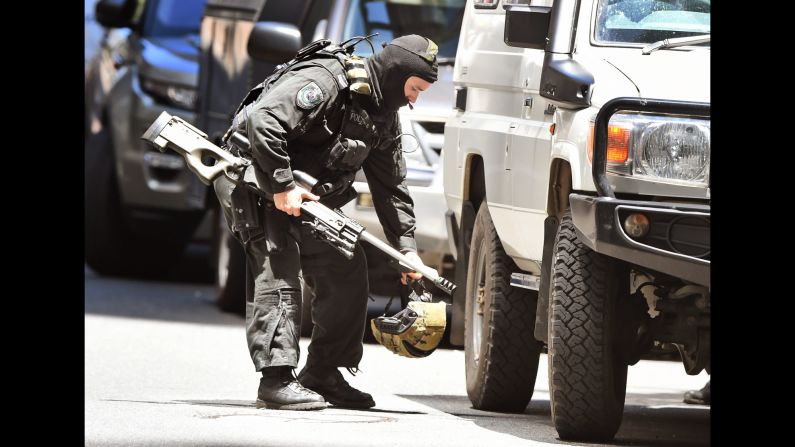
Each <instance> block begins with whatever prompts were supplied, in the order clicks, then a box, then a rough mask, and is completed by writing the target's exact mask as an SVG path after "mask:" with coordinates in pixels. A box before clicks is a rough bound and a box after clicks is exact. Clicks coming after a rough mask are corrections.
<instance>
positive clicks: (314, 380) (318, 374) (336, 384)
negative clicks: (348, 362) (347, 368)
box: [298, 364, 375, 408]
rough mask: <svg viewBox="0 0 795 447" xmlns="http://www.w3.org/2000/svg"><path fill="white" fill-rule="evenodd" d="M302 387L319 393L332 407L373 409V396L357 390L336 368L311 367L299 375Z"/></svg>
mask: <svg viewBox="0 0 795 447" xmlns="http://www.w3.org/2000/svg"><path fill="white" fill-rule="evenodd" d="M298 381H299V382H301V385H303V386H305V387H307V388H309V389H310V390H312V391H315V392H317V393H318V394H320V395H321V396H323V397H324V398H325V399H326V401H327V402H328V403H330V404H332V405H336V406H338V407H342V408H372V407H374V406H375V401H374V400H373V396H371V395H369V394H367V393H364V392H362V391H359V390H357V389H356V388H354V387H352V386H350V384H349V383H348V382H347V381H346V380H345V379H344V378H343V377H342V374H341V373H340V372H339V370H338V369H337V368H336V367H331V366H324V365H323V366H321V365H310V364H307V366H305V367H304V369H302V370H301V372H300V373H299V374H298Z"/></svg>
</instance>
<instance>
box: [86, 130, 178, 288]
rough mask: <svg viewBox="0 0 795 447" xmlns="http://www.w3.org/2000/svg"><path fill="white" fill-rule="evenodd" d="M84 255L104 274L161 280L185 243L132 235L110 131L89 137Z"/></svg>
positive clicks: (95, 269) (102, 131)
mask: <svg viewBox="0 0 795 447" xmlns="http://www.w3.org/2000/svg"><path fill="white" fill-rule="evenodd" d="M83 194H84V196H83V197H84V200H85V215H84V217H85V227H84V231H85V250H86V252H85V256H86V263H87V264H88V265H89V267H91V268H92V269H93V270H94V271H96V272H97V273H99V274H103V275H135V276H145V277H154V278H162V277H165V276H167V275H168V273H170V272H171V271H172V270H173V269H174V266H175V265H176V262H177V261H178V259H179V257H180V255H181V254H182V250H183V249H184V247H185V243H184V242H183V241H177V242H174V241H173V240H172V241H169V240H163V239H154V238H147V237H143V236H141V235H138V234H135V233H132V232H130V231H129V229H128V228H127V225H126V223H125V221H124V219H123V217H122V204H121V200H120V198H119V189H118V185H117V182H116V175H115V168H114V162H113V144H112V141H111V138H110V135H109V134H108V131H107V129H102V130H101V131H99V132H98V133H96V134H93V135H91V136H89V137H88V139H87V141H86V148H85V184H84V191H83Z"/></svg>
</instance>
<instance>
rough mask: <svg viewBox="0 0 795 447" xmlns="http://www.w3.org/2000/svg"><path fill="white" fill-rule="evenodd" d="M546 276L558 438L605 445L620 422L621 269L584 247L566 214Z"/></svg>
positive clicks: (624, 287) (625, 278)
mask: <svg viewBox="0 0 795 447" xmlns="http://www.w3.org/2000/svg"><path fill="white" fill-rule="evenodd" d="M552 253H553V259H552V271H551V272H550V294H549V296H550V312H549V315H550V325H549V350H548V352H549V359H548V360H549V390H550V405H551V407H552V420H553V421H554V423H555V428H556V429H557V431H558V434H559V435H560V437H561V439H565V440H576V441H589V442H590V441H599V442H609V441H610V440H612V439H613V437H614V436H615V434H616V431H618V427H619V425H620V424H621V418H622V415H623V412H624V397H625V393H626V386H627V364H626V362H625V361H624V360H622V358H621V355H620V350H619V344H618V342H619V340H618V337H617V335H618V333H619V331H618V329H619V326H620V325H621V322H620V321H617V318H616V315H617V303H618V299H619V297H621V296H625V295H627V293H628V287H629V272H628V269H627V267H626V266H625V264H623V263H622V262H620V261H618V260H616V259H614V258H610V257H608V256H604V255H601V254H599V253H596V252H594V251H592V250H590V249H589V248H588V247H586V246H585V245H584V244H583V243H582V242H580V240H579V239H578V237H577V233H576V230H575V227H574V224H573V223H572V220H571V211H570V210H567V211H566V212H565V214H564V215H563V218H562V219H561V222H560V227H559V229H558V233H557V236H556V238H555V245H554V247H553V252H552Z"/></svg>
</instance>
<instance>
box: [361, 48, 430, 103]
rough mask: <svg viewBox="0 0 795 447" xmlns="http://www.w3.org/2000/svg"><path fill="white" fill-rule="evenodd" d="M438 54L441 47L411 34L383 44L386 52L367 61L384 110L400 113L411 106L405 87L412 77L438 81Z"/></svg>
mask: <svg viewBox="0 0 795 447" xmlns="http://www.w3.org/2000/svg"><path fill="white" fill-rule="evenodd" d="M438 52H439V48H438V47H437V46H436V44H435V43H434V42H433V41H432V40H431V39H428V38H425V37H422V36H418V35H416V34H410V35H408V36H402V37H398V38H397V39H394V40H392V42H390V43H388V44H386V45H384V49H383V51H381V52H380V53H378V54H376V55H375V56H372V57H370V58H369V59H368V60H367V66H368V68H369V69H370V75H371V77H372V78H373V80H374V84H376V85H375V86H374V87H375V91H376V94H379V93H380V96H381V98H382V99H383V108H384V109H386V110H387V111H397V109H399V108H401V107H402V106H405V105H406V104H408V99H406V95H405V92H404V91H403V87H404V86H405V85H406V79H408V78H410V77H411V76H417V77H419V78H422V79H424V80H426V81H428V82H436V71H437V69H438V64H437V63H436V53H438Z"/></svg>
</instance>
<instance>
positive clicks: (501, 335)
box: [464, 202, 541, 412]
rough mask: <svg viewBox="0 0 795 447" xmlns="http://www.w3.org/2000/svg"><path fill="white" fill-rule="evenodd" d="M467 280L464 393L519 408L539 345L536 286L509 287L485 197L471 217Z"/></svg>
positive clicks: (483, 402)
mask: <svg viewBox="0 0 795 447" xmlns="http://www.w3.org/2000/svg"><path fill="white" fill-rule="evenodd" d="M470 250H471V251H470V255H469V266H468V272H467V284H466V308H465V322H464V337H465V341H464V349H465V360H466V383H467V395H468V396H469V400H470V401H472V405H473V406H474V407H475V408H477V409H480V410H498V411H513V412H521V411H524V409H525V407H527V403H528V402H529V401H530V398H531V397H532V396H533V389H534V385H535V380H536V372H537V370H538V357H539V353H540V352H541V344H540V343H539V342H538V341H536V340H535V339H534V338H533V327H534V325H535V313H536V302H537V300H538V293H537V292H535V291H531V290H527V289H521V288H516V287H511V285H510V279H511V272H513V271H517V270H518V268H517V267H516V264H514V262H513V260H512V259H511V258H510V257H509V256H508V255H507V254H505V250H503V248H502V244H501V243H500V239H499V236H497V230H496V229H495V228H494V223H493V222H492V220H491V216H490V215H489V211H488V206H487V205H486V203H485V202H483V203H482V204H481V206H480V209H479V210H478V214H477V217H476V218H475V226H474V230H473V233H472V244H471V249H470Z"/></svg>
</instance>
